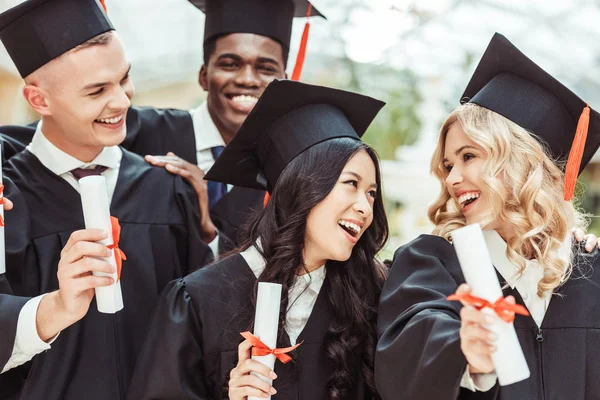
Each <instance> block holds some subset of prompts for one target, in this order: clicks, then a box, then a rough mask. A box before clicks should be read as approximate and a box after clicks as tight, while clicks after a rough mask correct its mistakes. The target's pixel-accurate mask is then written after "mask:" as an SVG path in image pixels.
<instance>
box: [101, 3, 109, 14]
mask: <svg viewBox="0 0 600 400" xmlns="http://www.w3.org/2000/svg"><path fill="white" fill-rule="evenodd" d="M100 5H102V8H104V12H105V13H107V12H108V10H107V9H106V3H105V2H104V0H100Z"/></svg>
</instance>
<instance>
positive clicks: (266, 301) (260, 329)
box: [248, 282, 281, 400]
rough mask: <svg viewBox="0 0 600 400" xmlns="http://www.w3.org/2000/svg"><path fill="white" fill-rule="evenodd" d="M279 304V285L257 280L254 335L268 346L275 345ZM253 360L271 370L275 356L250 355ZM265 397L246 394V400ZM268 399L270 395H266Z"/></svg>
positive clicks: (264, 379) (270, 382)
mask: <svg viewBox="0 0 600 400" xmlns="http://www.w3.org/2000/svg"><path fill="white" fill-rule="evenodd" d="M280 305H281V285H280V284H278V283H268V282H259V283H258V294H257V296H256V314H255V316H254V336H256V337H257V338H259V339H260V341H261V342H263V343H264V344H266V345H267V346H268V347H269V348H271V349H274V348H275V347H276V346H277V329H278V328H279V308H280ZM252 359H253V360H256V361H259V362H261V363H263V364H264V365H266V366H267V367H269V369H271V370H273V368H274V367H275V356H274V355H273V354H268V355H266V356H252ZM252 374H253V375H256V376H258V377H259V378H260V379H262V380H263V381H265V382H267V383H268V384H269V385H272V384H273V381H272V380H271V379H267V378H265V377H264V376H262V375H259V374H255V373H254V372H253V373H252ZM265 398H266V397H253V396H248V400H260V399H265ZM268 398H269V399H270V398H271V396H269V397H268Z"/></svg>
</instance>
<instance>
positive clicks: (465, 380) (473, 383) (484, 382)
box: [460, 365, 498, 392]
mask: <svg viewBox="0 0 600 400" xmlns="http://www.w3.org/2000/svg"><path fill="white" fill-rule="evenodd" d="M497 379H498V377H497V376H496V373H495V372H492V373H489V374H471V373H469V365H467V368H466V369H465V373H464V374H463V376H462V379H461V380H460V386H461V387H464V388H465V389H469V390H470V391H472V392H487V391H488V390H490V389H491V388H493V387H494V386H495V385H496V380H497Z"/></svg>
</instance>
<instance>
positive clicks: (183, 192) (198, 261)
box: [175, 177, 214, 275]
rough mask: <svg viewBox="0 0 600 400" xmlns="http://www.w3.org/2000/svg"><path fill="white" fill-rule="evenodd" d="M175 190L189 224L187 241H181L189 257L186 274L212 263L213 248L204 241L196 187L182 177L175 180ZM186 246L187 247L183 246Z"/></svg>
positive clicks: (182, 249)
mask: <svg viewBox="0 0 600 400" xmlns="http://www.w3.org/2000/svg"><path fill="white" fill-rule="evenodd" d="M175 186H176V187H175V192H176V196H177V203H178V204H179V207H180V209H181V210H182V212H183V215H184V216H185V219H186V225H187V233H188V234H187V243H185V244H183V243H179V244H178V246H180V251H181V252H183V253H184V255H185V256H186V258H187V265H186V266H185V267H186V268H187V270H185V271H184V272H185V274H184V275H187V274H189V273H191V272H193V271H195V270H197V269H198V268H201V267H203V266H205V265H208V264H210V263H211V262H213V261H214V255H213V253H212V250H211V249H210V247H208V245H207V244H206V243H204V242H203V241H202V236H201V235H202V230H201V228H200V226H201V219H200V203H199V201H198V194H197V193H196V191H195V190H194V188H193V187H192V186H191V185H190V184H189V183H187V182H186V181H184V180H183V179H182V178H179V177H178V178H177V179H176V180H175ZM182 246H183V247H185V248H182Z"/></svg>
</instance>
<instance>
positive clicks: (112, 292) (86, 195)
mask: <svg viewBox="0 0 600 400" xmlns="http://www.w3.org/2000/svg"><path fill="white" fill-rule="evenodd" d="M79 191H80V193H81V205H82V207H83V218H84V220H85V228H86V229H101V230H103V231H105V232H107V233H108V238H106V239H104V240H101V241H99V243H102V244H103V245H105V246H110V245H112V244H113V237H112V226H111V224H110V209H109V206H108V194H107V192H106V181H105V179H104V177H103V176H87V177H85V178H81V179H80V180H79ZM114 251H115V250H113V255H112V256H110V257H106V258H102V259H104V260H106V261H107V262H108V263H109V264H110V265H112V266H113V267H114V268H115V271H116V270H117V264H116V261H115V256H114ZM94 275H95V276H110V277H112V278H113V279H114V280H115V283H113V284H112V285H110V286H104V287H99V288H96V303H97V304H98V311H100V312H101V313H105V314H114V313H116V312H117V311H119V310H122V309H123V294H122V293H121V282H120V281H117V273H116V272H115V273H113V274H105V273H103V272H94Z"/></svg>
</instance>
